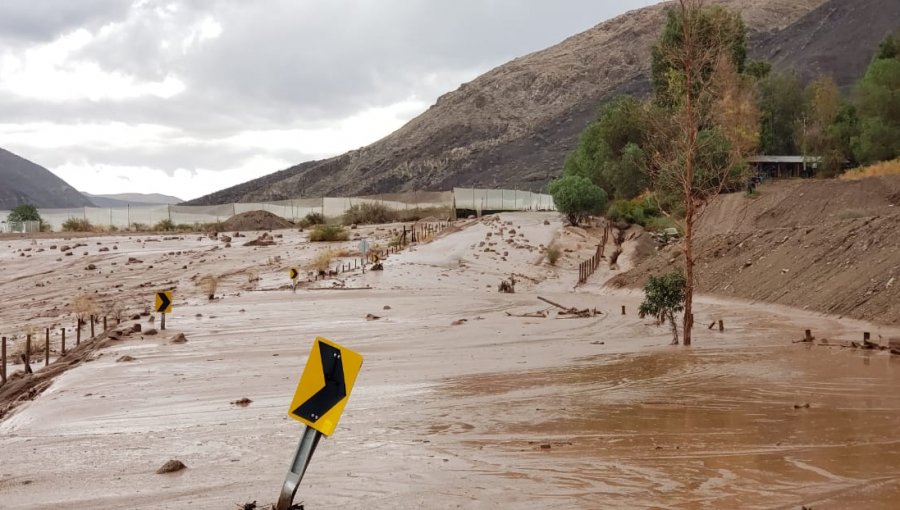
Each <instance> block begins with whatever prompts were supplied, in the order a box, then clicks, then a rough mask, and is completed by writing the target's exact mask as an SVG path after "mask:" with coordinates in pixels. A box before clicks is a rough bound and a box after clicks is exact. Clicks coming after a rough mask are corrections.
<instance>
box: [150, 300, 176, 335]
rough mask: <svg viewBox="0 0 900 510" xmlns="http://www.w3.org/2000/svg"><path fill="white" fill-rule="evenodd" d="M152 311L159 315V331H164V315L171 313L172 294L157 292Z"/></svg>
mask: <svg viewBox="0 0 900 510" xmlns="http://www.w3.org/2000/svg"><path fill="white" fill-rule="evenodd" d="M153 309H154V310H156V312H157V313H159V314H160V320H159V330H160V331H165V329H166V314H167V313H171V312H172V293H171V292H169V291H167V290H166V291H163V292H157V293H156V299H155V300H154V303H153Z"/></svg>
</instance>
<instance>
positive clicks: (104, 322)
mask: <svg viewBox="0 0 900 510" xmlns="http://www.w3.org/2000/svg"><path fill="white" fill-rule="evenodd" d="M103 332H104V333H106V316H105V315H104V316H103Z"/></svg>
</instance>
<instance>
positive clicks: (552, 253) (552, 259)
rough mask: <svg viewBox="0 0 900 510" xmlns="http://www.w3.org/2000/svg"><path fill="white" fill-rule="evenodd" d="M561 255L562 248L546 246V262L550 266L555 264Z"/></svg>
mask: <svg viewBox="0 0 900 510" xmlns="http://www.w3.org/2000/svg"><path fill="white" fill-rule="evenodd" d="M561 256H562V250H560V249H559V248H557V247H556V246H553V245H550V246H548V247H547V262H549V263H550V265H551V266H555V265H556V262H557V261H558V260H559V258H560V257H561Z"/></svg>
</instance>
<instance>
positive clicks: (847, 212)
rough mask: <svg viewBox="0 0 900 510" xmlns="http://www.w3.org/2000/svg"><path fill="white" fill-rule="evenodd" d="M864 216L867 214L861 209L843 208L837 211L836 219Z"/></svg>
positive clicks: (851, 218)
mask: <svg viewBox="0 0 900 510" xmlns="http://www.w3.org/2000/svg"><path fill="white" fill-rule="evenodd" d="M866 216H868V214H866V211H863V210H862V209H844V210H842V211H840V212H838V213H837V217H838V219H841V220H853V219H856V218H865V217H866Z"/></svg>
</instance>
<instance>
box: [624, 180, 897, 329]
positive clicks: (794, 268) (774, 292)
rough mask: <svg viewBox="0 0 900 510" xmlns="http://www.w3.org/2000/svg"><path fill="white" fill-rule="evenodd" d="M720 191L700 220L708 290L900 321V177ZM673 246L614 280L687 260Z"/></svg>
mask: <svg viewBox="0 0 900 510" xmlns="http://www.w3.org/2000/svg"><path fill="white" fill-rule="evenodd" d="M759 190H760V195H759V196H758V197H755V198H750V197H747V196H745V195H744V194H731V195H725V196H722V197H719V198H718V199H717V200H716V201H714V202H713V203H712V204H710V206H709V208H708V210H707V211H706V212H705V213H704V215H703V217H702V218H701V221H700V222H699V223H698V225H697V231H696V232H697V238H696V245H695V250H696V253H697V254H698V255H699V260H698V263H697V286H698V289H699V291H700V292H703V293H708V294H716V295H722V296H732V297H739V298H744V299H753V300H761V301H768V302H772V303H779V304H784V305H789V306H794V307H797V308H803V309H811V310H817V311H821V312H826V313H830V314H835V315H844V316H848V317H853V318H857V319H864V320H869V321H873V322H878V323H883V324H897V323H900V306H897V303H900V177H873V178H868V179H862V180H859V181H786V182H776V183H772V184H768V185H765V186H762V187H760V188H759ZM682 263H683V256H682V254H681V249H680V247H679V246H678V245H673V246H669V247H667V248H664V249H662V250H660V251H659V252H656V254H655V255H653V256H651V257H649V258H647V259H646V260H644V261H642V262H641V263H639V264H638V265H637V266H636V267H635V268H634V269H632V270H631V271H629V272H628V273H625V274H624V275H621V276H619V277H616V278H614V279H613V280H611V282H610V284H612V285H615V286H622V285H627V286H635V287H638V286H642V285H643V284H644V283H645V282H646V280H647V278H648V277H649V276H650V275H654V274H660V273H664V272H666V271H669V270H671V269H672V268H673V267H675V266H679V267H680V266H681V265H682Z"/></svg>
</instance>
